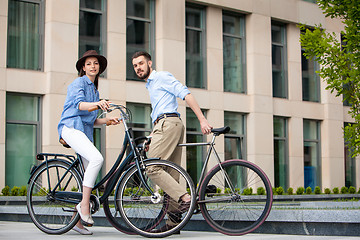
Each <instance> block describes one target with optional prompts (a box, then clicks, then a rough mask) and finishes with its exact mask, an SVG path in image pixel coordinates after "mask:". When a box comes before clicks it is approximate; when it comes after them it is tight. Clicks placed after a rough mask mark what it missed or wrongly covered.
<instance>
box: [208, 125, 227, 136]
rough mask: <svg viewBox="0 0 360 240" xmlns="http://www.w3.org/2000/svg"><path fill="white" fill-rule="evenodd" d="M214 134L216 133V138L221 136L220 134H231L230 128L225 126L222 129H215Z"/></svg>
mask: <svg viewBox="0 0 360 240" xmlns="http://www.w3.org/2000/svg"><path fill="white" fill-rule="evenodd" d="M211 132H212V133H214V135H215V136H219V135H220V134H225V133H228V132H230V127H229V126H225V127H222V128H213V129H212V130H211Z"/></svg>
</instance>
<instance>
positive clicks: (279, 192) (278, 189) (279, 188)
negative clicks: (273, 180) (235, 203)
mask: <svg viewBox="0 0 360 240" xmlns="http://www.w3.org/2000/svg"><path fill="white" fill-rule="evenodd" d="M275 191H276V193H277V194H278V195H283V193H284V189H283V188H282V187H281V186H280V187H277V188H276V189H275Z"/></svg>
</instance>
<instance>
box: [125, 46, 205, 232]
mask: <svg viewBox="0 0 360 240" xmlns="http://www.w3.org/2000/svg"><path fill="white" fill-rule="evenodd" d="M132 64H133V67H134V70H135V73H136V75H137V76H138V77H139V78H140V79H142V80H145V81H146V88H147V89H148V91H149V95H150V100H151V107H152V112H151V118H152V122H153V124H154V129H153V131H152V133H151V136H152V140H151V143H150V146H149V151H148V154H147V155H148V157H149V158H155V157H160V158H161V159H167V160H169V161H172V162H174V163H175V164H177V165H180V166H181V148H179V147H177V145H178V144H179V143H182V141H183V138H184V130H185V129H184V125H183V123H182V121H181V119H180V114H179V113H178V111H177V108H178V104H177V100H176V98H181V99H183V100H185V102H186V103H187V104H188V105H189V107H190V108H191V109H192V110H193V112H194V113H195V115H196V116H197V118H198V119H199V122H200V126H201V131H202V133H203V134H209V133H210V132H211V129H212V126H211V125H210V124H209V123H208V121H207V120H206V118H205V117H204V115H203V114H202V112H201V110H200V107H199V105H198V103H197V102H196V100H195V98H194V97H193V96H192V95H191V93H190V91H189V90H188V88H187V87H186V86H184V85H182V84H181V83H180V82H179V81H178V80H177V79H175V77H174V76H173V75H172V74H171V73H169V72H164V71H161V72H157V71H155V70H153V69H152V61H151V56H150V54H148V53H147V52H136V53H135V54H134V55H133V57H132ZM148 175H149V177H150V178H151V180H152V181H154V182H155V183H156V184H157V185H159V186H160V187H161V188H162V189H163V190H164V191H165V192H166V193H167V194H168V195H169V196H170V197H171V198H172V199H174V200H176V201H178V203H179V205H180V206H179V205H178V206H177V208H180V209H186V206H187V205H189V202H190V200H191V197H190V195H189V194H187V192H186V186H182V185H181V184H180V183H178V182H177V181H176V178H177V177H176V176H170V175H168V174H166V173H165V171H161V169H151V170H150V171H148ZM173 210H174V209H169V210H168V213H169V212H171V211H173ZM175 225H176V221H175V220H173V219H172V217H171V215H169V221H167V225H166V226H165V229H163V230H167V229H166V228H168V229H171V228H172V227H173V226H175Z"/></svg>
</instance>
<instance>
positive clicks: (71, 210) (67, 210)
mask: <svg viewBox="0 0 360 240" xmlns="http://www.w3.org/2000/svg"><path fill="white" fill-rule="evenodd" d="M62 210H63V211H64V212H77V211H76V209H75V208H62Z"/></svg>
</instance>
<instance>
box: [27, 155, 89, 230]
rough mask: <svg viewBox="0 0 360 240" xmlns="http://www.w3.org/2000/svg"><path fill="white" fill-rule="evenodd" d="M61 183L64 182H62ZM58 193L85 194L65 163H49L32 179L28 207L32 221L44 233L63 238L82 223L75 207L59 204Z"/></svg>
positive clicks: (61, 202)
mask: <svg viewBox="0 0 360 240" xmlns="http://www.w3.org/2000/svg"><path fill="white" fill-rule="evenodd" d="M60 181H61V182H60ZM59 182H60V184H59V185H58V187H57V188H56V189H55V190H56V191H61V192H64V191H68V192H70V191H81V190H82V181H81V177H80V176H79V174H78V172H77V171H75V169H69V164H67V163H66V162H63V161H58V160H54V161H49V162H48V164H47V166H46V165H42V166H41V167H39V168H38V169H37V170H36V172H35V173H34V174H33V175H32V178H31V179H30V182H29V186H28V192H27V198H26V205H27V209H28V212H29V214H30V218H31V219H32V221H33V222H34V224H35V225H36V226H37V227H38V228H39V229H40V230H41V231H43V232H45V233H48V234H62V233H65V232H67V231H69V230H70V229H72V228H73V227H74V225H75V224H76V222H77V221H78V220H79V215H78V214H77V211H76V210H75V206H76V204H75V203H69V202H64V201H59V200H58V199H57V198H56V191H55V192H54V191H52V190H54V187H55V186H56V185H57V184H58V183H59Z"/></svg>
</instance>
